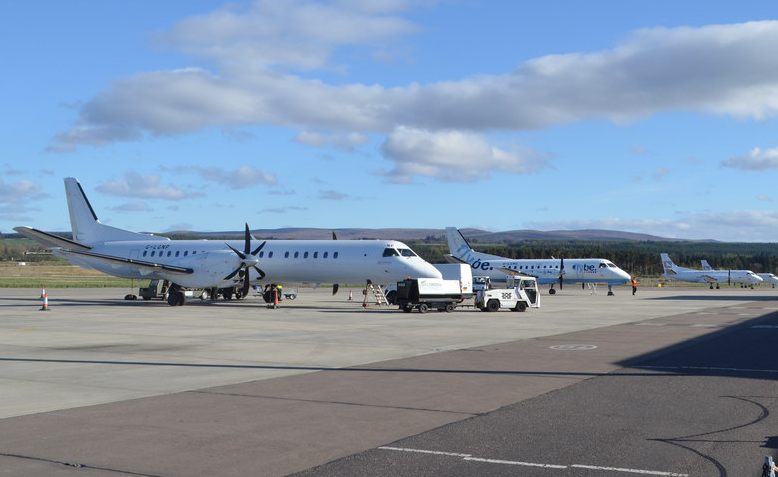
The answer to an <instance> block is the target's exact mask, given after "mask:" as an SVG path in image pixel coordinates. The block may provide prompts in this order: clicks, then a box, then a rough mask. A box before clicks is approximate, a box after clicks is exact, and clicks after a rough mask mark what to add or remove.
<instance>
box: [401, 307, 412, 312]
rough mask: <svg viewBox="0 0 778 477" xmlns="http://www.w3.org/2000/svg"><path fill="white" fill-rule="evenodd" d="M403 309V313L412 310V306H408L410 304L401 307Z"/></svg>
mask: <svg viewBox="0 0 778 477" xmlns="http://www.w3.org/2000/svg"><path fill="white" fill-rule="evenodd" d="M403 311H404V312H405V313H410V312H411V311H413V307H410V306H405V307H403Z"/></svg>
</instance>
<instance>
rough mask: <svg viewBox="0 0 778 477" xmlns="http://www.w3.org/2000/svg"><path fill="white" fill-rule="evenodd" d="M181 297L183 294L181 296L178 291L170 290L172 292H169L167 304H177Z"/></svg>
mask: <svg viewBox="0 0 778 477" xmlns="http://www.w3.org/2000/svg"><path fill="white" fill-rule="evenodd" d="M180 298H183V296H181V297H179V294H178V292H176V291H173V290H170V292H169V293H168V294H167V304H168V305H170V306H177V305H178V300H179V299H180ZM182 301H183V300H182Z"/></svg>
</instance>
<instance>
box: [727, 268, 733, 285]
mask: <svg viewBox="0 0 778 477" xmlns="http://www.w3.org/2000/svg"><path fill="white" fill-rule="evenodd" d="M727 286H728V287H731V286H732V270H727Z"/></svg>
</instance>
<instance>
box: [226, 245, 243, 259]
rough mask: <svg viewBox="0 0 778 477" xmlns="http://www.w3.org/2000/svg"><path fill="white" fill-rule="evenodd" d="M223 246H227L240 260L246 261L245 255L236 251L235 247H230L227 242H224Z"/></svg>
mask: <svg viewBox="0 0 778 477" xmlns="http://www.w3.org/2000/svg"><path fill="white" fill-rule="evenodd" d="M224 244H225V245H227V246H228V247H230V250H232V251H233V252H235V253H236V254H238V256H239V257H240V259H241V260H246V254H245V253H243V252H241V251H240V250H237V249H236V248H235V247H233V246H232V245H230V244H228V243H227V242H224Z"/></svg>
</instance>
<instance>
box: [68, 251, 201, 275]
mask: <svg viewBox="0 0 778 477" xmlns="http://www.w3.org/2000/svg"><path fill="white" fill-rule="evenodd" d="M67 253H73V254H76V255H83V256H86V257H92V258H97V259H99V260H104V261H106V262H113V263H123V264H125V265H133V266H136V267H138V268H139V269H144V270H149V271H155V270H165V271H167V272H175V273H186V274H191V273H194V270H192V269H191V268H186V267H176V266H173V265H164V264H162V263H154V262H146V261H143V260H135V259H132V258H122V257H114V256H112V255H104V254H102V253H95V252H89V251H86V250H68V251H67Z"/></svg>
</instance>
